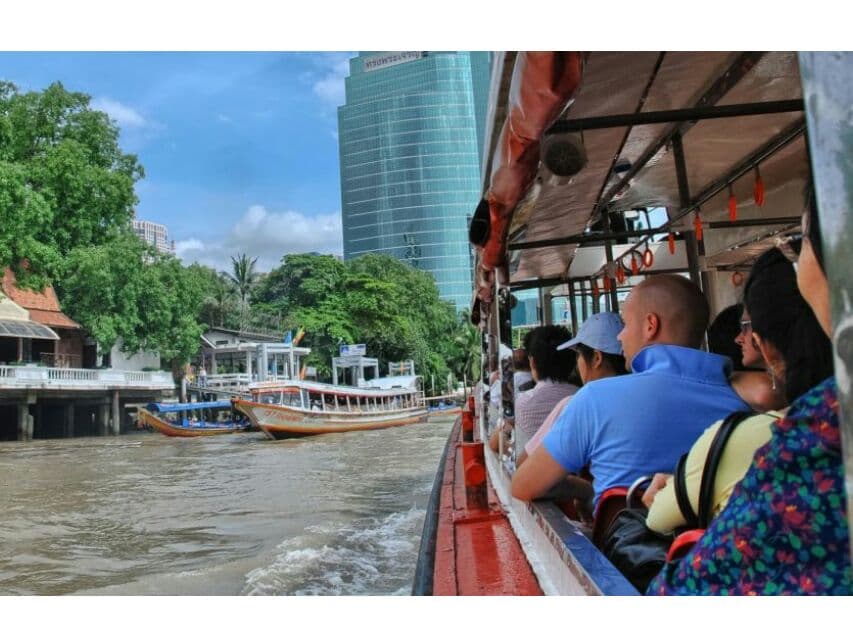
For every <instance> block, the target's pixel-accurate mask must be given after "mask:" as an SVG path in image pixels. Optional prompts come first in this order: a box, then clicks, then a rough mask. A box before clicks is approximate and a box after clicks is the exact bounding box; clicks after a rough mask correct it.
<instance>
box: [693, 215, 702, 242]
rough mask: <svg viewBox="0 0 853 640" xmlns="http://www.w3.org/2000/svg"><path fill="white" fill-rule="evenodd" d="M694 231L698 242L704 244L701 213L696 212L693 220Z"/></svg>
mask: <svg viewBox="0 0 853 640" xmlns="http://www.w3.org/2000/svg"><path fill="white" fill-rule="evenodd" d="M693 229H694V230H695V231H696V241H697V242H702V237H703V235H704V232H703V229H702V216H700V215H699V211H698V210H697V211H696V216H695V217H694V218H693Z"/></svg>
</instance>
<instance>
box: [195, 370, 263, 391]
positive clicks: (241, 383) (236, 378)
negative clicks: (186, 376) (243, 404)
mask: <svg viewBox="0 0 853 640" xmlns="http://www.w3.org/2000/svg"><path fill="white" fill-rule="evenodd" d="M250 382H252V377H251V376H250V375H249V374H248V373H217V374H214V375H209V376H207V377H206V378H204V379H201V378H198V377H196V379H195V382H194V384H195V385H196V386H199V387H207V388H210V389H219V388H224V387H227V388H229V389H232V388H239V387H245V386H248V385H249V383H250Z"/></svg>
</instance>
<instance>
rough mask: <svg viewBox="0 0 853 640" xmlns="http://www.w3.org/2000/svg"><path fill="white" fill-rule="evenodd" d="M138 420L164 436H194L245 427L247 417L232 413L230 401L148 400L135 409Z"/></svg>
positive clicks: (216, 434) (233, 430)
mask: <svg viewBox="0 0 853 640" xmlns="http://www.w3.org/2000/svg"><path fill="white" fill-rule="evenodd" d="M139 423H140V425H141V426H143V427H150V428H151V429H154V430H155V431H158V432H160V433H162V434H163V435H165V436H170V437H177V438H196V437H200V436H218V435H224V434H228V433H236V432H238V431H245V430H246V429H247V428H248V427H249V421H248V420H247V419H246V418H245V417H244V416H241V415H240V414H235V412H234V411H233V408H232V405H231V401H230V400H223V401H211V402H183V403H176V402H152V403H150V404H148V405H146V406H145V408H141V409H140V410H139Z"/></svg>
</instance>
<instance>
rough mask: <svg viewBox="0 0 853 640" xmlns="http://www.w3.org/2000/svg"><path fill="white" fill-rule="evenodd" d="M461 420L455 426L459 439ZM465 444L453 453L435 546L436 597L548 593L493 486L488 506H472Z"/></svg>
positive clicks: (444, 483) (448, 461)
mask: <svg viewBox="0 0 853 640" xmlns="http://www.w3.org/2000/svg"><path fill="white" fill-rule="evenodd" d="M460 434H461V423H460V421H459V420H457V422H456V425H455V426H454V427H453V435H452V442H455V443H459V442H460V437H461V435H460ZM459 451H460V449H459V444H454V445H451V449H450V450H449V451H448V452H447V459H446V462H445V468H444V478H443V481H442V487H441V506H440V508H439V513H438V526H437V532H436V545H435V566H434V573H433V594H434V595H437V596H438V595H448V596H449V595H480V596H484V595H542V590H541V588H540V587H539V583H538V581H537V579H536V576H535V575H534V573H533V569H532V568H531V567H530V564H529V562H528V561H527V558H526V556H525V555H524V552H523V551H522V548H521V545H520V544H519V542H518V539H517V538H516V536H515V533H514V532H513V530H512V527H511V526H510V523H509V520H508V518H507V516H506V514H505V513H504V511H503V509H502V508H501V506H500V503H499V501H498V498H497V496H496V495H495V493H494V491H493V490H492V488H491V487H489V488H488V495H489V504H488V508H485V509H483V508H480V509H471V508H469V507H468V505H467V504H466V488H465V477H464V468H463V462H462V455H461V454H460V453H459Z"/></svg>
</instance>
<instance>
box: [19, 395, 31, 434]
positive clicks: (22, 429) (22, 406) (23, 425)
mask: <svg viewBox="0 0 853 640" xmlns="http://www.w3.org/2000/svg"><path fill="white" fill-rule="evenodd" d="M29 415H30V406H29V405H28V404H27V401H26V400H21V401H20V402H18V440H28V439H29V438H28V435H29V420H28V418H29Z"/></svg>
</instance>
